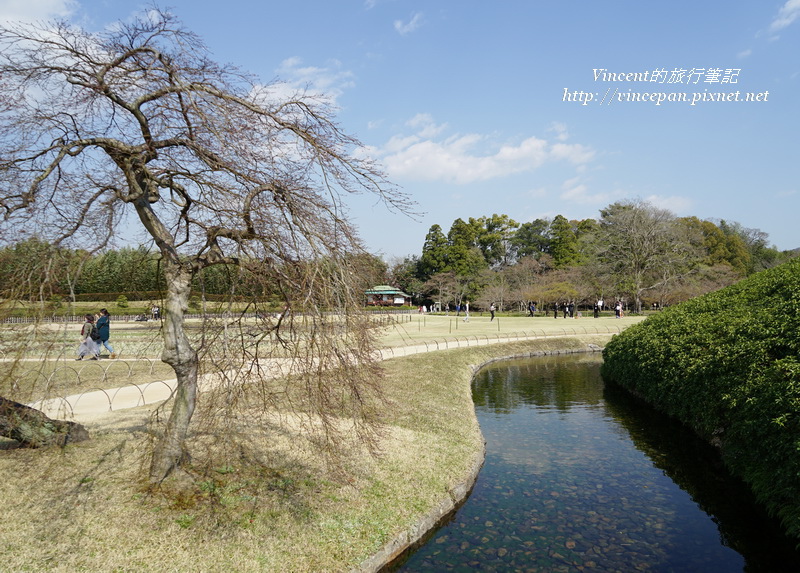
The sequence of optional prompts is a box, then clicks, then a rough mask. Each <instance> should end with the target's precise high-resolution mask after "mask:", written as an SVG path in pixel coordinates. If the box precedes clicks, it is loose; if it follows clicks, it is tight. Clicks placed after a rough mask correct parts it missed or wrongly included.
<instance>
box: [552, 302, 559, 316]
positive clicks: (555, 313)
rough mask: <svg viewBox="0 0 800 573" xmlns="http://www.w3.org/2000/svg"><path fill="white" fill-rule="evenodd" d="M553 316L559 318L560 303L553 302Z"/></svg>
mask: <svg viewBox="0 0 800 573" xmlns="http://www.w3.org/2000/svg"><path fill="white" fill-rule="evenodd" d="M553 318H558V303H557V302H554V303H553Z"/></svg>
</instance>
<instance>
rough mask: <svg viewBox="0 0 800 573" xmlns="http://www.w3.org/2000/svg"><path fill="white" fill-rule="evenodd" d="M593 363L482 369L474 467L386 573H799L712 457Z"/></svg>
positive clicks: (570, 360) (519, 363)
mask: <svg viewBox="0 0 800 573" xmlns="http://www.w3.org/2000/svg"><path fill="white" fill-rule="evenodd" d="M600 360H601V359H600V357H599V356H598V355H571V356H558V357H544V358H534V359H526V360H513V361H504V362H500V363H496V364H494V365H491V366H489V367H487V368H484V369H483V370H482V371H481V372H480V373H479V374H478V376H477V377H476V379H475V380H474V382H473V398H474V401H475V408H476V412H477V415H478V420H479V422H480V426H481V430H482V432H483V435H484V437H485V438H486V442H487V445H486V449H487V455H486V463H485V465H484V467H483V469H482V470H481V473H480V476H479V478H478V481H477V483H476V485H475V488H474V490H473V492H472V494H471V495H470V497H469V499H468V500H467V501H466V503H465V504H464V505H463V506H462V507H461V508H460V509H459V511H458V512H457V513H456V515H455V516H454V517H453V518H452V519H451V520H450V521H449V523H447V524H445V525H444V526H442V527H441V528H440V529H439V530H437V531H436V532H435V533H434V534H433V535H432V536H431V537H430V539H429V540H428V542H427V543H426V545H424V546H423V547H421V548H419V549H418V550H417V551H416V552H415V553H413V554H412V555H411V556H410V557H409V558H408V560H407V561H406V562H405V563H404V564H403V565H402V566H400V567H399V569H398V570H400V571H433V572H440V571H442V572H443V571H459V572H462V571H463V572H468V571H524V572H545V571H619V572H623V573H628V572H636V571H658V572H662V571H663V572H672V571H674V572H680V573H685V572H693V571H697V572H703V573H714V572H720V573H730V572H737V571H746V572H761V571H763V572H769V573H779V572H784V571H785V572H800V554H798V552H797V551H796V550H795V548H794V544H793V543H792V542H790V541H789V540H788V539H786V538H785V537H784V536H783V535H782V533H781V532H780V529H779V527H778V526H777V524H776V523H775V522H774V521H772V520H770V519H769V518H768V517H767V516H766V515H764V513H763V512H762V511H760V510H759V509H758V507H757V506H756V505H755V503H754V501H753V499H752V496H751V495H750V493H749V492H748V491H747V489H746V488H745V487H744V486H743V484H742V483H740V482H739V481H737V480H735V479H732V478H731V477H730V476H729V475H728V474H727V473H726V471H725V469H724V467H723V466H722V464H721V462H720V460H719V456H718V455H717V452H716V450H714V449H713V448H711V447H710V446H708V445H707V444H705V443H703V442H702V441H700V440H699V439H697V438H696V436H695V435H694V434H692V433H691V432H689V431H687V430H686V429H685V428H683V427H682V426H680V425H679V424H677V423H676V422H675V421H674V420H671V419H669V418H667V417H665V416H663V415H660V414H658V413H657V412H655V411H654V410H652V409H651V408H649V407H648V406H647V405H646V404H644V403H642V402H640V401H638V400H636V399H633V398H632V397H631V396H629V395H628V394H627V393H625V392H624V391H621V390H619V389H614V388H608V387H606V386H605V385H604V383H603V381H602V379H601V377H600V373H599V368H600Z"/></svg>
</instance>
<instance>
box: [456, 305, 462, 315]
mask: <svg viewBox="0 0 800 573" xmlns="http://www.w3.org/2000/svg"><path fill="white" fill-rule="evenodd" d="M460 315H461V304H460V303H458V304H456V316H460Z"/></svg>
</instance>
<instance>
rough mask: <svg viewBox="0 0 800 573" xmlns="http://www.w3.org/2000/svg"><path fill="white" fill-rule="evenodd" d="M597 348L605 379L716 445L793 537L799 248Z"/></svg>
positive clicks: (799, 535) (796, 530) (797, 496)
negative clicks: (789, 258)
mask: <svg viewBox="0 0 800 573" xmlns="http://www.w3.org/2000/svg"><path fill="white" fill-rule="evenodd" d="M603 357H604V364H603V367H602V373H603V377H604V379H605V380H607V381H608V382H612V383H615V384H618V385H620V386H622V387H624V388H626V389H628V390H629V391H631V392H632V393H634V394H636V395H638V396H640V397H642V398H643V399H645V400H646V401H648V402H650V403H651V404H653V405H654V406H655V407H656V408H658V409H659V410H662V411H664V412H666V413H668V414H670V415H673V416H675V417H677V418H678V419H680V420H681V421H682V422H683V423H685V424H687V425H689V426H690V427H692V428H693V429H694V430H695V431H696V432H697V433H698V434H700V435H701V436H702V437H704V438H705V439H706V440H708V441H709V442H711V443H713V444H715V445H717V446H719V447H720V450H721V453H722V457H723V460H724V461H725V463H726V464H727V465H728V467H729V469H730V470H731V472H732V473H733V474H735V475H738V476H739V477H741V478H742V479H744V481H745V482H747V483H748V484H749V486H750V487H751V488H752V490H753V492H754V493H755V495H756V496H757V498H758V499H759V501H760V502H761V503H763V504H764V506H765V507H766V508H767V510H768V511H769V512H770V513H771V514H773V515H777V516H778V517H779V518H780V520H781V522H782V523H783V525H784V527H785V528H786V531H787V533H788V534H789V535H790V536H792V537H793V538H796V539H800V258H798V259H794V260H792V261H790V262H788V263H786V264H783V265H781V266H779V267H775V268H773V269H769V270H766V271H763V272H760V273H757V274H755V275H752V276H751V277H748V278H747V279H744V280H742V281H741V282H739V283H737V284H735V285H733V286H730V287H727V288H725V289H722V290H719V291H716V292H713V293H710V294H707V295H704V296H702V297H699V298H696V299H693V300H690V301H688V302H685V303H683V304H680V305H678V306H675V307H671V308H668V309H666V310H664V311H663V312H662V313H660V314H658V315H655V316H651V317H649V318H648V319H647V320H645V321H644V322H642V323H640V324H638V325H635V326H632V327H630V328H628V329H627V330H625V331H624V332H622V333H621V334H619V335H617V336H615V337H614V338H613V339H612V340H611V341H610V342H609V344H608V345H607V346H606V348H605V350H604V351H603Z"/></svg>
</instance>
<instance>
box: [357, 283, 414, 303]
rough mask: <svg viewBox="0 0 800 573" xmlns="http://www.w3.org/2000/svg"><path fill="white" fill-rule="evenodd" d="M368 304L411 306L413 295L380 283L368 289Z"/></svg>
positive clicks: (365, 292) (366, 293)
mask: <svg viewBox="0 0 800 573" xmlns="http://www.w3.org/2000/svg"><path fill="white" fill-rule="evenodd" d="M364 294H365V295H367V306H404V305H405V306H411V296H410V295H407V294H406V293H404V292H403V291H401V290H400V289H397V288H394V287H392V286H389V285H378V286H376V287H373V288H371V289H369V290H367V291H364Z"/></svg>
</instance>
